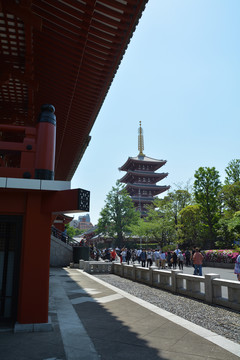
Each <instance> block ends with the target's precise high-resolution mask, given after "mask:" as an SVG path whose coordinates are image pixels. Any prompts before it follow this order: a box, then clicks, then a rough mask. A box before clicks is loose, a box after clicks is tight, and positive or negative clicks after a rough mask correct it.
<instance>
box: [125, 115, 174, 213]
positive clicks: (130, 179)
mask: <svg viewBox="0 0 240 360" xmlns="http://www.w3.org/2000/svg"><path fill="white" fill-rule="evenodd" d="M138 150H139V154H138V156H136V157H129V158H128V160H127V161H126V162H125V164H124V165H123V166H121V167H120V168H119V170H122V171H126V172H127V173H126V174H125V175H124V176H123V177H122V178H121V179H120V180H119V181H120V182H122V183H125V184H126V187H125V188H126V190H127V191H128V193H129V195H130V196H131V198H132V200H133V202H134V205H135V207H136V209H138V210H139V211H140V213H141V216H142V217H143V216H146V205H150V204H151V203H152V202H153V201H154V199H155V197H156V195H158V194H161V193H163V192H164V191H166V190H168V189H169V188H170V186H167V185H163V186H159V185H156V183H157V182H158V181H160V180H163V179H164V178H165V177H167V176H168V173H156V172H155V171H156V170H158V169H159V168H160V167H162V166H163V165H165V164H166V162H167V161H166V160H157V159H153V158H150V157H147V156H146V155H144V154H143V150H144V146H143V131H142V127H141V121H140V127H139V135H138Z"/></svg>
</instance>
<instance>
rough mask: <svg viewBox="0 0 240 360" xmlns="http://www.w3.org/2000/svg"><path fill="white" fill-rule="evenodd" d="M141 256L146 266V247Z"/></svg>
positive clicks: (143, 264)
mask: <svg viewBox="0 0 240 360" xmlns="http://www.w3.org/2000/svg"><path fill="white" fill-rule="evenodd" d="M140 258H141V262H142V267H145V264H146V260H147V254H146V250H145V249H143V251H142V252H141V255H140Z"/></svg>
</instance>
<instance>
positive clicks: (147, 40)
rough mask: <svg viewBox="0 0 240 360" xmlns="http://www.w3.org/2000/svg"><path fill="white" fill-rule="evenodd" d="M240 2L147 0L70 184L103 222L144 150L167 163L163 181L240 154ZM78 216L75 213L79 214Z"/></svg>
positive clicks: (220, 165) (182, 178) (181, 179)
mask: <svg viewBox="0 0 240 360" xmlns="http://www.w3.org/2000/svg"><path fill="white" fill-rule="evenodd" d="M239 19H240V0H181V1H179V0H149V2H148V4H147V6H146V9H145V11H144V13H143V16H142V18H141V19H140V22H139V25H138V27H137V29H136V31H135V33H134V35H133V37H132V40H131V43H130V45H129V47H128V49H127V51H126V54H125V56H124V58H123V60H122V63H121V65H120V67H119V70H118V72H117V74H116V76H115V78H114V80H113V83H112V86H111V88H110V91H109V93H108V95H107V97H106V99H105V102H104V104H103V106H102V108H101V111H100V113H99V116H98V118H97V120H96V122H95V125H94V127H93V129H92V132H91V136H92V140H91V142H90V144H89V146H88V148H87V150H86V152H85V154H84V156H83V159H82V161H81V163H80V165H79V167H78V169H77V171H76V173H75V175H74V177H73V180H72V186H71V187H72V188H78V187H79V188H82V189H86V190H90V192H91V200H90V217H91V221H92V223H93V224H96V223H97V220H98V218H99V213H100V211H101V209H102V208H103V206H104V200H105V199H106V195H107V193H108V192H109V191H110V190H111V188H112V186H114V185H115V183H116V180H118V179H119V178H120V177H122V176H123V175H124V173H123V172H119V170H118V168H119V167H120V166H121V165H123V163H124V162H125V161H126V160H127V158H128V157H131V156H136V155H137V154H138V127H139V121H140V120H141V121H142V128H143V132H144V153H145V155H147V156H149V157H153V158H156V159H164V160H167V163H166V165H165V166H164V167H162V168H161V169H160V172H161V171H164V172H168V173H169V175H168V177H167V178H165V179H164V180H162V181H161V182H159V183H158V184H159V185H171V187H172V189H173V188H174V184H180V183H181V184H182V185H185V184H186V183H187V182H188V181H189V180H190V181H191V182H193V179H194V173H195V171H196V170H197V169H198V168H199V167H200V166H209V167H213V166H215V167H216V169H217V170H218V171H219V173H220V175H221V180H222V181H224V178H225V168H226V166H227V165H228V163H229V161H231V160H232V159H238V158H240V47H239V38H240V21H239ZM76 217H77V215H75V218H76Z"/></svg>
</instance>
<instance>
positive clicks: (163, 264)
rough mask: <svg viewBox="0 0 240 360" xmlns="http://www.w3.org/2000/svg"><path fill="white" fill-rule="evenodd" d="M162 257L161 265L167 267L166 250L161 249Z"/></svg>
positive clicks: (163, 267)
mask: <svg viewBox="0 0 240 360" xmlns="http://www.w3.org/2000/svg"><path fill="white" fill-rule="evenodd" d="M160 259H161V267H162V269H165V263H166V254H165V252H164V251H161V254H160Z"/></svg>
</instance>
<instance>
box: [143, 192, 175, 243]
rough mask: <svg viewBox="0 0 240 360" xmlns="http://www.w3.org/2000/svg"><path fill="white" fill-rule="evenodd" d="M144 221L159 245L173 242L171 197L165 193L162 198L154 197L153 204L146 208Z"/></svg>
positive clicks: (173, 218) (173, 229)
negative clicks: (146, 212)
mask: <svg viewBox="0 0 240 360" xmlns="http://www.w3.org/2000/svg"><path fill="white" fill-rule="evenodd" d="M146 221H147V222H148V223H149V224H150V225H149V226H150V229H152V232H153V231H154V233H155V238H156V239H157V238H158V242H159V244H160V246H161V247H163V246H164V245H168V244H170V243H173V242H175V240H176V225H175V216H174V211H173V202H172V199H171V197H169V196H168V195H167V196H165V197H164V198H163V199H159V198H157V199H155V200H154V202H153V205H152V206H150V207H149V208H148V215H147V217H146Z"/></svg>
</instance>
